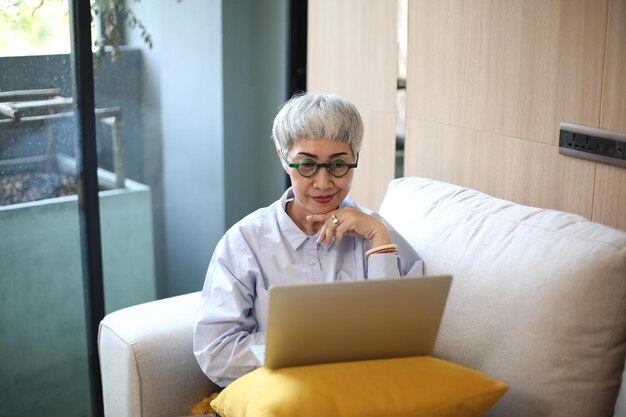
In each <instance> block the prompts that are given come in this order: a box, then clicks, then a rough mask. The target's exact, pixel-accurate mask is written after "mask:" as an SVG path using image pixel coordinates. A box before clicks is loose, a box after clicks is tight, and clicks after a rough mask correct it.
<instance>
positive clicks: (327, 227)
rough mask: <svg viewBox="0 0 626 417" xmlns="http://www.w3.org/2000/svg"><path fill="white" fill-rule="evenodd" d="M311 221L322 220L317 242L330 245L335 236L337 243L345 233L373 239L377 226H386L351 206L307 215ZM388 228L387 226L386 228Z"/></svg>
mask: <svg viewBox="0 0 626 417" xmlns="http://www.w3.org/2000/svg"><path fill="white" fill-rule="evenodd" d="M307 219H308V220H309V221H311V222H322V227H321V228H320V231H319V235H318V239H317V242H318V243H325V244H326V245H330V244H331V242H332V239H333V236H334V237H335V240H336V241H337V243H339V242H341V240H342V239H343V237H344V236H345V235H357V236H361V237H363V238H366V239H370V240H371V239H372V238H373V235H374V234H375V230H377V228H380V227H382V228H385V227H384V225H382V223H380V222H379V221H378V220H376V219H375V218H373V217H372V216H369V215H367V214H365V213H363V212H361V211H358V210H356V209H353V208H351V207H344V208H341V209H338V210H335V211H332V212H329V213H324V214H312V215H310V216H307ZM385 230H386V228H385Z"/></svg>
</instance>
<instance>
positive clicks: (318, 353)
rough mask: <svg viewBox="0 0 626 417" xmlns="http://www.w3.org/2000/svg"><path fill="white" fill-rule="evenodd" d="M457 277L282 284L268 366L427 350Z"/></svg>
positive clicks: (261, 351) (276, 291)
mask: <svg viewBox="0 0 626 417" xmlns="http://www.w3.org/2000/svg"><path fill="white" fill-rule="evenodd" d="M451 282H452V277H451V276H449V275H447V276H430V277H405V278H396V279H384V280H363V281H350V282H335V283H326V284H306V285H293V286H279V287H275V288H273V289H272V290H271V291H270V300H269V313H268V321H267V338H266V344H265V346H260V345H258V346H255V347H253V351H255V354H257V356H260V358H261V360H262V362H263V359H264V365H265V367H267V368H270V369H277V368H283V367H288V366H303V365H312V364H318V363H330V362H344V361H356V360H366V359H382V358H395V357H406V356H417V355H429V354H431V353H432V350H433V348H434V346H435V341H436V339H437V333H438V331H439V324H440V323H441V318H442V316H443V311H444V306H445V303H446V299H447V296H448V291H449V289H450V285H451Z"/></svg>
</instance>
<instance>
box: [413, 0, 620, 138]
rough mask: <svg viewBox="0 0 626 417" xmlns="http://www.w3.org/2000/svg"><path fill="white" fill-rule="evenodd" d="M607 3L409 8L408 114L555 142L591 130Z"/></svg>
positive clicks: (459, 2)
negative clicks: (563, 125) (569, 125)
mask: <svg viewBox="0 0 626 417" xmlns="http://www.w3.org/2000/svg"><path fill="white" fill-rule="evenodd" d="M607 2H608V0H420V1H410V3H409V48H408V50H409V52H408V54H409V58H408V66H409V68H408V76H407V77H408V79H407V90H408V91H407V95H408V103H407V117H412V118H415V119H421V120H430V121H437V122H441V123H444V124H450V125H455V126H462V127H468V128H472V129H477V130H481V131H485V132H491V133H496V134H501V135H504V136H510V137H516V138H522V139H526V140H531V141H537V142H542V143H547V144H553V145H556V144H557V143H558V128H559V123H560V122H561V121H570V122H575V123H580V124H585V125H589V126H597V125H598V123H599V104H600V100H601V88H602V69H603V57H604V43H605V34H606V18H607V7H608V6H607Z"/></svg>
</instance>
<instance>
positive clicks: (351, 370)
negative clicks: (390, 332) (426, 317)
mask: <svg viewBox="0 0 626 417" xmlns="http://www.w3.org/2000/svg"><path fill="white" fill-rule="evenodd" d="M506 389H507V386H506V385H505V384H503V383H501V382H498V381H495V380H493V379H491V378H489V377H487V376H486V375H484V374H482V373H480V372H476V371H472V370H470V369H467V368H464V367H461V366H458V365H455V364H452V363H449V362H446V361H442V360H439V359H434V358H430V357H427V356H417V357H409V358H395V359H379V360H368V361H356V362H341V363H331V364H322V365H311V366H299V367H292V368H282V369H278V370H270V369H267V368H259V369H257V370H255V371H252V372H251V373H249V374H247V375H244V376H243V377H241V378H239V379H237V380H236V381H234V382H233V383H232V384H230V385H229V386H228V387H226V388H225V389H224V391H222V392H221V393H220V394H219V396H218V397H217V399H215V400H213V402H212V403H211V406H212V407H213V408H214V409H215V410H217V412H218V413H219V415H220V416H222V417H246V416H248V417H293V416H298V417H308V416H310V417H318V416H342V417H352V416H354V417H368V416H372V417H378V416H398V417H418V416H422V417H426V416H429V417H446V416H449V417H478V416H482V415H484V414H485V412H486V411H487V410H488V409H489V408H490V407H491V406H492V405H493V404H494V403H495V402H496V401H497V400H498V399H499V398H500V397H501V396H502V394H504V392H505V391H506Z"/></svg>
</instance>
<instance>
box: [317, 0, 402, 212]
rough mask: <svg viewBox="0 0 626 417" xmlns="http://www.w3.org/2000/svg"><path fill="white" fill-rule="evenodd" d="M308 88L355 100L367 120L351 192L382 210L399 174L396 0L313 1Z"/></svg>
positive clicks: (366, 204) (356, 198)
mask: <svg viewBox="0 0 626 417" xmlns="http://www.w3.org/2000/svg"><path fill="white" fill-rule="evenodd" d="M308 7H309V10H308V13H309V16H308V32H309V34H308V58H307V61H308V62H307V89H308V90H309V91H311V92H324V93H334V94H338V95H341V96H344V97H346V98H348V99H349V100H351V101H352V102H353V103H354V104H355V105H356V106H357V107H358V109H359V111H360V112H361V116H362V117H363V122H364V125H365V134H364V138H363V147H362V149H361V155H360V160H359V167H358V168H357V171H356V175H355V180H354V183H353V186H352V192H351V195H352V197H353V198H354V199H355V200H356V201H357V202H358V203H359V204H361V205H363V206H365V207H369V208H371V209H374V210H377V209H378V207H379V206H380V203H381V201H382V198H383V196H384V193H385V190H386V187H387V184H388V183H389V181H390V180H391V179H393V177H394V167H395V120H396V108H395V107H396V80H397V41H396V39H397V3H396V1H388V0H341V1H336V0H309V6H308Z"/></svg>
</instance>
